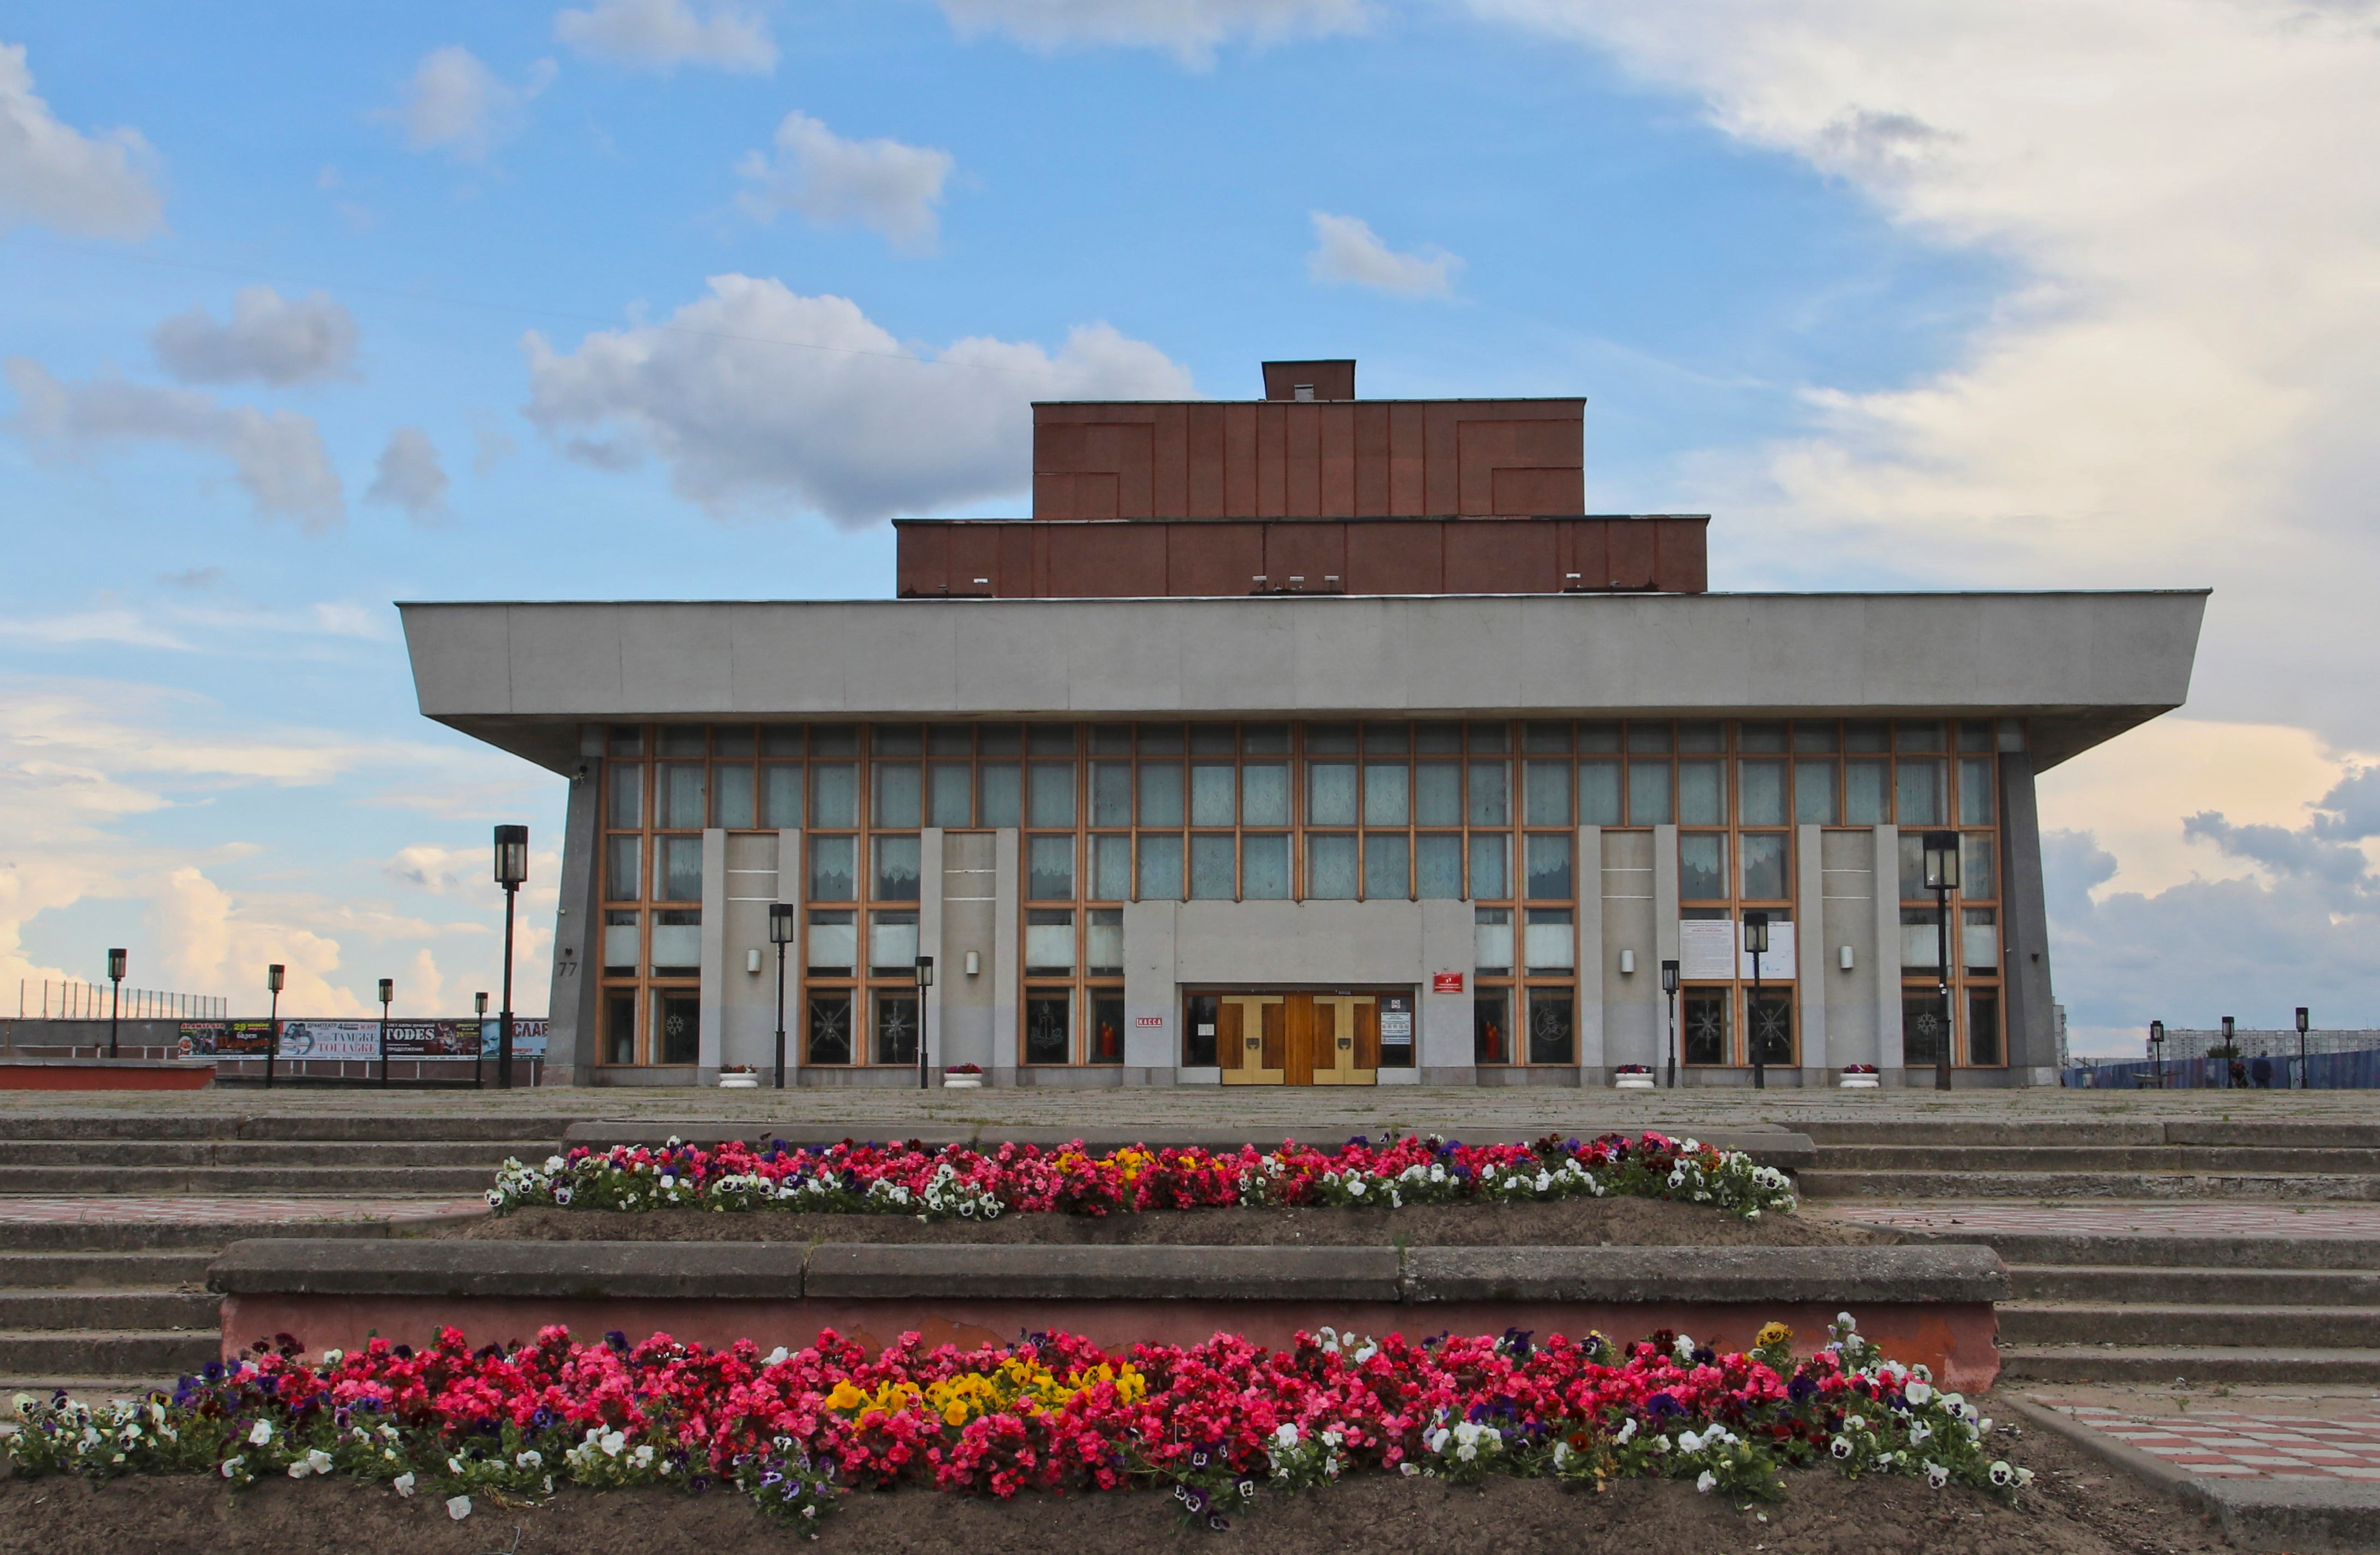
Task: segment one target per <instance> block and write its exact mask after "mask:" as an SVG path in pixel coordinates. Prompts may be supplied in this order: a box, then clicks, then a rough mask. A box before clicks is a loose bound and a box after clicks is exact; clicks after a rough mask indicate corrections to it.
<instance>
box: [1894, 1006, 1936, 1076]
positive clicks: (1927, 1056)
mask: <svg viewBox="0 0 2380 1555" xmlns="http://www.w3.org/2000/svg"><path fill="white" fill-rule="evenodd" d="M1900 1053H1901V1059H1902V1061H1903V1062H1904V1063H1907V1064H1908V1065H1909V1066H1910V1067H1911V1068H1913V1069H1914V1068H1916V1067H1917V1066H1918V1065H1920V1064H1924V1065H1925V1066H1926V1067H1927V1068H1931V1067H1933V1066H1934V1065H1935V1064H1936V1063H1939V1062H1940V1060H1941V1054H1942V999H1941V996H1940V995H1939V994H1937V993H1936V992H1934V991H1933V990H1930V989H1929V990H1925V991H1923V992H1920V991H1919V990H1915V989H1908V990H1903V991H1902V993H1901V995H1900Z"/></svg>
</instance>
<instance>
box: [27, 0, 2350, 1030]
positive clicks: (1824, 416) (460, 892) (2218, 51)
mask: <svg viewBox="0 0 2380 1555" xmlns="http://www.w3.org/2000/svg"><path fill="white" fill-rule="evenodd" d="M2375 80H2380V6H2375V5H2374V4H2373V3H2372V0H2301V3H2290V0H2272V3H2266V4H2256V3H2250V0H2056V3H2044V0H2005V3H2003V4H2001V5H1998V6H1975V5H1973V4H1971V3H1961V4H1950V3H1943V0H1670V4H1667V5H1664V6H1643V5H1628V4H1619V3H1605V0H848V3H845V0H815V3H810V4H800V3H795V0H780V3H770V0H579V3H578V4H576V5H561V6H538V5H517V6H465V5H459V4H444V3H441V0H409V3H408V4H405V5H401V6H400V5H395V4H368V3H358V4H353V5H345V6H331V7H324V6H320V5H308V6H298V5H295V4H264V3H242V0H222V3H219V4H213V5H209V6H172V5H164V4H155V3H151V4H134V3H127V0H75V3H73V4H71V5H69V4H65V3H63V0H31V3H28V4H23V5H19V6H11V7H9V8H8V10H7V11H6V13H0V532H5V536H6V543H7V557H8V562H9V565H7V566H6V568H5V569H0V995H5V993H6V991H7V985H8V984H9V983H11V982H17V981H20V980H21V981H23V982H25V983H26V984H27V985H28V986H29V988H30V994H29V995H28V997H29V998H30V1000H32V1001H34V1002H38V1000H39V998H40V996H41V995H40V986H41V984H42V981H43V980H44V979H48V980H49V981H51V982H53V983H55V982H56V981H59V980H62V979H64V978H98V977H103V965H104V954H105V948H106V947H107V946H110V945H119V944H120V945H125V946H127V947H128V949H129V950H130V952H131V958H132V971H131V974H130V976H129V978H128V982H129V983H130V984H131V985H133V986H137V987H144V988H163V989H169V990H177V991H183V992H191V993H207V994H216V995H222V996H225V997H226V998H228V999H229V1000H230V1001H231V1002H232V1004H233V1006H234V1008H235V1009H236V1010H239V1011H246V1010H249V1009H251V1008H261V1003H262V997H261V983H262V968H263V966H264V964H265V963H267V962H268V961H278V962H282V963H284V964H285V965H287V966H288V967H289V991H288V993H287V994H285V997H284V1008H285V1010H287V1011H293V1012H296V1013H300V1014H317V1015H331V1014H361V1013H366V1012H370V1011H375V1010H376V1008H377V1005H376V1003H375V1001H374V995H373V990H372V985H373V983H374V981H375V980H376V979H377V978H383V977H389V978H394V979H395V985H396V1000H395V1010H396V1012H397V1013H398V1014H420V1015H429V1014H456V1013H459V1012H461V1011H464V1010H467V1009H468V1006H469V997H470V993H471V992H472V991H475V990H480V989H489V988H492V987H493V986H494V978H495V977H496V975H497V972H496V968H497V966H498V959H499V947H500V945H501V929H502V899H501V896H500V894H499V893H497V891H496V890H495V888H494V887H493V886H492V884H491V883H490V882H489V881H488V878H487V876H488V836H489V830H488V829H489V826H490V824H491V823H492V822H495V821H508V820H518V821H525V822H527V823H528V826H529V827H530V832H531V837H532V839H533V859H532V871H531V882H530V884H529V886H528V889H527V890H526V891H525V892H524V893H523V897H522V909H523V910H522V918H521V927H522V932H523V939H522V946H523V951H524V959H523V962H522V964H521V972H520V977H521V986H522V987H523V988H524V990H526V991H525V993H524V996H523V999H522V1007H523V1008H526V1009H531V1010H534V1009H536V1008H537V1007H539V1005H540V1004H541V1002H542V989H543V986H544V977H545V966H546V955H547V951H548V946H549V943H550V939H551V932H550V930H551V919H552V914H553V901H554V896H553V876H554V870H555V867H556V856H555V854H554V852H553V839H554V838H555V837H556V835H557V833H558V831H559V828H560V822H561V818H562V809H563V798H564V794H563V786H562V784H561V782H560V780H558V779H556V778H554V777H553V776H551V775H549V774H546V773H544V772H542V771H537V770H533V769H528V768H526V767H525V766H524V765H523V764H522V763H520V762H518V761H516V760H514V759H510V758H507V757H504V756H503V755H500V754H498V753H496V752H494V751H492V750H488V749H486V748H484V747H479V746H477V745H476V744H475V743H474V742H472V741H469V740H468V739H465V738H463V737H462V736H460V735H455V734H453V733H451V732H449V731H447V730H444V729H443V728H441V727H439V726H438V725H435V724H431V723H428V722H427V721H425V720H423V719H421V718H420V717H419V714H418V712H417V711H416V710H415V707H414V704H413V699H412V691H411V685H410V680H409V676H408V674H407V664H406V660H405V655H404V650H403V644H402V641H401V639H400V637H399V633H398V627H397V620H396V614H395V610H394V608H393V605H392V601H395V600H401V599H494V598H504V599H515V598H557V599H568V598H588V597H606V598H654V597H663V598H666V597H681V598H711V597H744V598H749V597H781V598H844V597H854V598H856V597H872V596H882V595H885V594H888V593H889V592H890V589H891V582H892V530H891V528H890V527H889V520H890V519H891V518H892V517H893V516H896V515H937V516H984V515H998V514H1015V513H1021V512H1024V511H1026V485H1027V482H1026V468H1027V460H1028V457H1029V436H1028V429H1029V408H1028V407H1029V404H1030V402H1031V401H1032V400H1033V399H1035V398H1083V397H1139V396H1150V395H1208V396H1217V397H1225V398H1253V397H1256V396H1257V395H1258V394H1259V393H1260V392H1261V390H1260V385H1259V383H1258V379H1257V362H1258V361H1259V360H1260V359H1262V358H1268V357H1273V358H1297V357H1310V356H1333V357H1336V356H1352V357H1354V358H1358V360H1359V361H1360V363H1361V367H1360V375H1361V376H1360V386H1361V389H1362V391H1363V393H1365V394H1366V395H1378V396H1386V395H1405V396H1419V397H1429V396H1441V395H1530V394H1543V395H1585V396H1586V397H1587V400H1588V410H1587V467H1588V468H1587V508H1588V511H1590V512H1607V513H1630V512H1708V513H1710V514H1712V515H1713V516H1714V519H1713V524H1712V528H1711V546H1712V583H1713V586H1714V587H1715V588H1719V589H1958V588H1996V589H1998V588H2005V589H2058V588H2130V587H2159V588H2164V587H2180V588H2202V587H2211V588H2212V589H2214V590H2215V592H2214V595H2213V597H2212V600H2211V602H2210V606H2209V610H2208V614H2207V623H2206V630H2205V634H2204V639H2203V640H2202V643H2201V646H2200V651H2199V657H2198V663H2197V671H2196V674H2195V678H2194V681H2193V685H2192V695H2191V699H2190V702H2189V705H2188V706H2187V707H2185V708H2183V709H2182V710H2181V711H2179V712H2177V713H2174V714H2171V715H2168V716H2167V717H2165V718H2163V719H2160V720H2158V721H2157V722H2156V723H2152V724H2150V725H2148V726H2146V727H2143V728H2142V729H2139V730H2136V731H2133V732H2132V733H2131V734H2128V735H2124V736H2122V737H2120V738H2119V739H2117V740H2115V741H2113V742H2111V743H2110V744H2108V745H2107V746H2104V747H2100V748H2099V749H2097V750H2095V751H2093V752H2091V753H2088V754H2086V755H2084V756H2083V757H2081V758H2078V759H2074V760H2072V761H2070V762H2068V763H2066V764H2064V765H2063V766H2060V767H2058V768H2057V769H2055V770H2053V771H2050V772H2048V773H2046V774H2045V775H2044V777H2043V778H2042V782H2041V796H2042V808H2043V818H2044V825H2045V828H2046V837H2045V856H2046V872H2047V879H2048V890H2049V907H2050V913H2051V920H2052V929H2053V939H2052V960H2053V965H2054V969H2055V978H2056V984H2057V991H2058V998H2059V999H2060V1000H2061V1001H2062V1002H2063V1003H2064V1004H2065V1006H2066V1008H2067V1010H2068V1014H2069V1020H2070V1031H2071V1034H2072V1040H2073V1047H2074V1049H2075V1051H2078V1052H2108V1053H2121V1054H2124V1055H2127V1056H2129V1055H2131V1054H2134V1053H2136V1052H2137V1051H2139V1039H2140V1036H2141V1033H2142V1030H2143V1027H2145V1026H2146V1023H2147V1022H2148V1021H2149V1020H2150V1019H2152V1018H2161V1019H2163V1020H2165V1021H2166V1022H2167V1023H2168V1025H2170V1026H2177V1027H2204V1026H2209V1025H2212V1024H2214V1023H2215V1022H2216V1020H2217V1019H2218V1018H2219V1017H2220V1016H2221V1015H2224V1014H2235V1015H2237V1016H2238V1017H2239V1018H2240V1021H2241V1023H2242V1024H2243V1025H2246V1026H2249V1027H2269V1026H2283V1025H2287V1024H2288V1023H2289V1011H2290V1009H2291V1008H2292V1007H2293V1006H2295V1005H2298V1004H2306V1005H2309V1006H2311V1007H2312V1008H2313V1012H2314V1021H2315V1024H2316V1025H2317V1026H2318V1027H2380V975H2375V970H2374V956H2373V954H2372V952H2371V950H2370V948H2369V947H2370V945H2371V943H2372V937H2373V935H2374V929H2380V880H2375V876H2374V870H2373V865H2374V859H2375V858H2380V853H2375V852H2374V839H2375V838H2380V775H2375V773H2380V756H2375V755H2374V753H2375V752H2380V699H2374V697H2373V696H2372V694H2371V691H2370V687H2371V686H2372V685H2373V683H2374V674H2375V671H2380V638H2375V635H2374V633H2373V632H2372V631H2371V630H2370V629H2369V621H2370V602H2369V595H2370V592H2371V585H2372V581H2373V579H2374V577H2375V567H2374V563H2375V560H2380V558H2375V555H2374V548H2375V540H2376V539H2380V525H2375V523H2374V519H2375V512H2374V508H2375V498H2374V492H2375V491H2380V480H2375V477H2380V443H2375V440H2374V439H2373V438H2372V436H2371V435H2370V429H2371V427H2372V426H2373V425H2374V423H2375V419H2380V158H2376V157H2373V156H2371V155H2369V154H2366V153H2362V152H2357V151H2356V150H2355V148H2357V147H2359V146H2361V147H2364V148H2366V152H2368V149H2369V148H2370V147H2371V146H2373V145H2374V144H2380V91H2375V90H2374V81H2375Z"/></svg>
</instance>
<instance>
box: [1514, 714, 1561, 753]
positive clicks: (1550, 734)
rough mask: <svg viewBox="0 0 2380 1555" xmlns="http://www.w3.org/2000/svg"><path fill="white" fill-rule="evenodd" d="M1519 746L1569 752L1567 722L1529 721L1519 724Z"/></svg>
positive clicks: (1529, 748)
mask: <svg viewBox="0 0 2380 1555" xmlns="http://www.w3.org/2000/svg"><path fill="white" fill-rule="evenodd" d="M1521 748H1522V749H1523V750H1526V751H1533V752H1536V751H1544V752H1559V753H1560V754H1561V755H1564V756H1567V755H1569V754H1570V725H1569V724H1567V723H1543V722H1539V723H1524V724H1522V725H1521Z"/></svg>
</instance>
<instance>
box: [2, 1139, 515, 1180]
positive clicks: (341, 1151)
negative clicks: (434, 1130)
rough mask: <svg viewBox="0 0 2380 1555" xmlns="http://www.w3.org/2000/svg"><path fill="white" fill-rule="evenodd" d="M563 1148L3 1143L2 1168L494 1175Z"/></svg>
mask: <svg viewBox="0 0 2380 1555" xmlns="http://www.w3.org/2000/svg"><path fill="white" fill-rule="evenodd" d="M559 1143H560V1142H559V1141H558V1140H543V1139H505V1140H491V1141H485V1142H481V1141H477V1140H460V1141H448V1142H440V1141H434V1140H361V1141H358V1140H343V1139H297V1140H253V1139H23V1138H11V1139H0V1168H6V1167H20V1166H50V1167H86V1168H92V1169H103V1170H106V1171H109V1172H119V1171H127V1170H131V1169H135V1168H158V1167H211V1166H322V1167H342V1168H346V1169H347V1170H350V1171H357V1172H378V1171H382V1170H384V1169H386V1168H389V1167H415V1166H455V1167H471V1168H477V1169H479V1170H481V1171H484V1172H488V1173H489V1174H490V1175H491V1176H492V1175H494V1173H495V1170H496V1168H497V1167H498V1166H499V1165H501V1164H502V1163H503V1161H504V1158H505V1157H507V1156H517V1157H519V1158H520V1159H521V1160H545V1159H546V1158H547V1157H548V1156H551V1155H553V1154H556V1153H557V1152H558V1147H559Z"/></svg>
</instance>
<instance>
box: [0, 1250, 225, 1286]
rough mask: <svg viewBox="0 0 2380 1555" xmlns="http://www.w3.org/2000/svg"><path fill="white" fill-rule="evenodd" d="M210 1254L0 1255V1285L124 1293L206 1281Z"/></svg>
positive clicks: (211, 1253)
mask: <svg viewBox="0 0 2380 1555" xmlns="http://www.w3.org/2000/svg"><path fill="white" fill-rule="evenodd" d="M212 1257H214V1253H213V1251H212V1250H211V1249H207V1248H192V1249H188V1250H187V1251H180V1252H170V1253H86V1252H67V1253H0V1289H9V1290H45V1291H63V1290H75V1289H85V1290H106V1291H129V1290H138V1289H140V1288H141V1287H143V1286H147V1287H150V1288H152V1289H163V1288H165V1287H168V1286H174V1285H188V1286H192V1287H197V1286H200V1285H203V1284H205V1283H206V1282H207V1263H208V1261H209V1260H210V1259H212Z"/></svg>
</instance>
